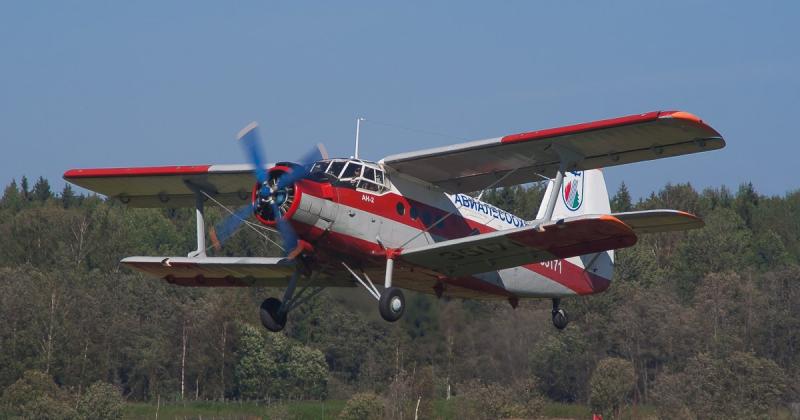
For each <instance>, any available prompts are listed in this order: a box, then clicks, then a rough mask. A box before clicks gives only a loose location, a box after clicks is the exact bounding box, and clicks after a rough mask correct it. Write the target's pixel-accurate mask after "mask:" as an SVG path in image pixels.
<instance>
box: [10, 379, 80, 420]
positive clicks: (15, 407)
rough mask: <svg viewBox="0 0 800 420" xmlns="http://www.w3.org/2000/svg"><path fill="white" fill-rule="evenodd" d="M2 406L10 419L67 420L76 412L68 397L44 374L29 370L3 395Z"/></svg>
mask: <svg viewBox="0 0 800 420" xmlns="http://www.w3.org/2000/svg"><path fill="white" fill-rule="evenodd" d="M2 406H3V407H4V409H5V411H6V413H5V414H7V415H8V416H9V417H21V418H26V419H70V418H73V417H75V411H74V410H73V409H72V407H70V404H69V403H68V395H67V394H66V393H64V392H62V391H61V389H60V388H59V387H58V385H56V384H55V383H54V382H53V379H52V378H51V377H50V376H49V375H47V374H46V373H44V372H41V371H38V370H29V371H27V372H25V374H24V375H23V376H22V378H20V379H19V380H17V382H15V383H13V384H11V385H9V386H8V388H6V389H5V390H4V391H3V398H2Z"/></svg>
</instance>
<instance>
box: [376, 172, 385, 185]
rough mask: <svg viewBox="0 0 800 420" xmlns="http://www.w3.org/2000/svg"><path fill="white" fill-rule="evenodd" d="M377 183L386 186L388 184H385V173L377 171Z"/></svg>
mask: <svg viewBox="0 0 800 420" xmlns="http://www.w3.org/2000/svg"><path fill="white" fill-rule="evenodd" d="M375 182H377V183H378V184H380V185H386V183H385V182H383V171H375Z"/></svg>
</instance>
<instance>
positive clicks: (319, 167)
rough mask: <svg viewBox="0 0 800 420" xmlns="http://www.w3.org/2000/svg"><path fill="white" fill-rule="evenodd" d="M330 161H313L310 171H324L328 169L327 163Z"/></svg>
mask: <svg viewBox="0 0 800 420" xmlns="http://www.w3.org/2000/svg"><path fill="white" fill-rule="evenodd" d="M330 163H331V162H330V161H329V160H321V161H319V162H317V163H315V164H314V166H312V167H311V172H325V170H326V169H328V165H330Z"/></svg>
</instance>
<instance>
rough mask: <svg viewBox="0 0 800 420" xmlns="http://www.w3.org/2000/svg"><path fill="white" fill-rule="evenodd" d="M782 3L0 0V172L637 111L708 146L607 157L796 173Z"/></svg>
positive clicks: (496, 132)
mask: <svg viewBox="0 0 800 420" xmlns="http://www.w3.org/2000/svg"><path fill="white" fill-rule="evenodd" d="M799 18H800V2H797V1H765V2H750V1H718V2H712V1H702V0H701V1H690V2H683V1H671V2H641V1H630V2H621V1H603V2H590V1H497V2H472V1H460V2H430V1H427V2H422V1H403V2H380V1H378V2H376V1H363V2H350V1H337V2H331V1H320V2H303V1H296V2H289V1H280V2H278V1H235V2H220V1H213V2H212V1H186V2H178V1H137V2H109V1H50V2H45V1H39V2H24V1H18V2H2V3H0V145H2V149H0V182H2V184H3V185H6V184H8V183H9V182H10V181H11V179H12V178H16V179H17V180H19V178H20V177H21V176H22V175H27V177H28V178H29V179H34V178H36V177H38V176H44V177H46V178H48V179H49V180H50V182H51V184H52V185H53V188H54V189H55V190H60V189H61V188H62V187H63V185H64V182H63V180H62V179H61V175H62V174H63V172H64V171H66V170H67V169H71V168H81V167H127V166H152V165H173V164H174V165H179V164H180V165H184V164H208V163H240V162H243V161H245V159H244V157H243V154H242V151H241V150H240V149H239V147H238V145H237V144H236V142H235V140H234V138H235V135H236V133H237V132H238V131H239V130H240V129H241V128H242V127H244V126H245V125H246V124H247V123H249V122H250V121H253V120H255V121H258V122H259V123H260V125H261V133H262V137H263V141H264V143H265V144H264V148H265V149H266V151H267V154H268V157H267V159H268V160H269V161H281V160H293V159H295V158H296V157H299V156H301V155H303V154H304V153H305V152H306V151H307V150H308V149H310V147H312V145H314V144H315V143H317V142H322V143H324V144H325V145H326V146H327V148H328V150H329V151H330V153H331V155H336V156H350V155H352V154H353V143H354V135H355V120H356V118H357V117H365V118H366V119H367V121H366V122H365V123H364V124H363V125H362V129H361V151H360V154H361V157H362V158H365V159H370V160H376V161H377V160H379V159H381V158H382V157H384V156H388V155H391V154H394V153H400V152H406V151H412V150H416V149H421V148H428V147H435V146H444V145H448V144H453V143H459V142H463V141H464V140H477V139H483V138H491V137H497V136H502V135H506V134H513V133H518V132H524V131H531V130H538V129H544V128H551V127H558V126H562V125H569V124H574V123H580V122H587V121H593V120H598V119H604V118H612V117H618V116H624V115H630V114H637V113H642V112H647V111H654V110H674V109H678V110H684V111H689V112H692V113H694V114H696V115H698V116H699V117H700V118H702V119H703V120H704V121H706V122H707V123H708V124H710V125H711V126H712V127H714V128H715V129H717V130H718V131H719V132H720V133H722V135H723V136H724V138H725V139H726V141H727V144H728V146H727V147H726V148H725V149H723V150H720V151H714V152H708V153H701V154H696V155H690V156H683V157H677V158H672V159H663V160H660V161H654V162H643V163H637V164H633V165H626V166H621V167H614V168H608V169H607V170H606V179H607V181H608V184H609V190H610V192H611V193H613V192H614V191H616V189H617V188H618V186H619V185H620V183H621V182H623V181H624V182H625V183H626V185H627V186H628V187H629V189H630V190H631V193H632V194H633V196H634V197H641V196H646V195H648V194H649V193H650V192H651V191H653V190H657V189H659V188H661V187H662V186H663V185H665V184H666V183H668V182H671V183H682V182H691V183H692V185H694V186H695V187H697V188H705V187H719V186H721V185H726V186H728V187H729V188H731V189H734V190H735V189H736V188H738V186H739V184H741V183H744V182H753V184H754V185H755V187H756V189H757V191H759V192H760V193H762V194H767V195H783V194H785V193H787V192H790V191H794V190H797V189H798V188H800V179H798V177H797V176H796V175H794V171H793V169H795V168H796V166H797V165H796V163H795V162H796V160H797V158H798V156H799V155H800V142H798V136H797V133H796V131H795V127H796V119H797V118H798V113H799V112H800V46H799V45H800V43H798V41H800V25H797V21H798V19H799Z"/></svg>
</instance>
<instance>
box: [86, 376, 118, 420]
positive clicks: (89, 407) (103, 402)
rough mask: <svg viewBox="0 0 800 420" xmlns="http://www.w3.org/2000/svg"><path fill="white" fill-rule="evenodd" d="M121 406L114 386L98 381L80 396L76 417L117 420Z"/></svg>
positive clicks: (87, 419) (92, 419)
mask: <svg viewBox="0 0 800 420" xmlns="http://www.w3.org/2000/svg"><path fill="white" fill-rule="evenodd" d="M123 405H124V401H123V400H122V396H121V395H120V393H119V390H118V389H117V388H116V387H115V386H114V385H111V384H108V383H105V382H101V381H98V382H95V383H93V384H92V385H91V386H90V387H89V388H87V389H86V392H85V393H84V394H83V395H82V396H81V398H80V401H79V402H78V415H79V416H80V418H81V419H86V420H94V419H98V420H102V419H119V418H122V408H123Z"/></svg>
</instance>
